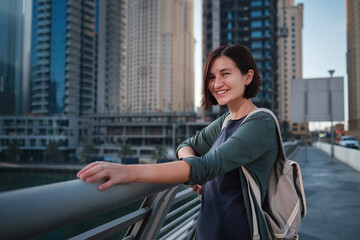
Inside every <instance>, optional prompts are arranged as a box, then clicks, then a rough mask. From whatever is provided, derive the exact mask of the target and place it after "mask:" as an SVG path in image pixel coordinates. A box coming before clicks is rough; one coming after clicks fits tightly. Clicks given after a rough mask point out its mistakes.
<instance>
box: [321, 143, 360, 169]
mask: <svg viewBox="0 0 360 240" xmlns="http://www.w3.org/2000/svg"><path fill="white" fill-rule="evenodd" d="M314 146H315V147H316V148H319V149H321V150H323V151H324V152H326V153H327V154H329V155H330V154H331V144H329V143H324V142H316V143H314ZM334 157H335V158H336V159H338V160H339V161H341V162H343V163H345V164H347V165H349V166H350V167H352V168H354V169H355V170H357V171H359V172H360V151H359V150H357V149H352V148H346V147H341V146H337V145H335V146H334Z"/></svg>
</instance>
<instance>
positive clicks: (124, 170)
mask: <svg viewBox="0 0 360 240" xmlns="http://www.w3.org/2000/svg"><path fill="white" fill-rule="evenodd" d="M189 175H190V165H189V164H188V163H187V162H186V161H174V162H169V163H161V164H135V165H123V164H118V163H109V162H94V163H91V164H89V165H87V166H86V167H84V168H83V169H82V170H80V171H79V172H78V174H77V176H78V178H80V179H82V180H84V181H87V182H89V183H92V182H94V181H97V180H99V179H102V178H106V179H107V181H106V182H105V183H104V184H101V185H100V186H99V187H98V189H99V190H100V191H102V190H105V189H108V188H109V187H111V186H113V185H115V184H121V183H129V182H143V183H184V182H188V181H189Z"/></svg>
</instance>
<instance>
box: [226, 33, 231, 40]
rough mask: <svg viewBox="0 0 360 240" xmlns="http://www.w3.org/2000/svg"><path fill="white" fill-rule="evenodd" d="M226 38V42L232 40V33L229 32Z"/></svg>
mask: <svg viewBox="0 0 360 240" xmlns="http://www.w3.org/2000/svg"><path fill="white" fill-rule="evenodd" d="M227 38H228V40H232V33H231V32H228V35H227Z"/></svg>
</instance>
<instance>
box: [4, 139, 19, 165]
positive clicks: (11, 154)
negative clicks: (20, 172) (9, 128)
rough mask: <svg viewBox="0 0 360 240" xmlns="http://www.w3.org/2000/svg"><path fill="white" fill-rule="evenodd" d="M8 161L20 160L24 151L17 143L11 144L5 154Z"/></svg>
mask: <svg viewBox="0 0 360 240" xmlns="http://www.w3.org/2000/svg"><path fill="white" fill-rule="evenodd" d="M4 154H5V155H6V159H7V160H8V161H16V160H18V159H19V158H20V155H21V154H22V151H21V150H20V149H19V145H18V144H17V142H16V141H14V142H10V144H9V146H8V149H7V150H6V151H5V152H4Z"/></svg>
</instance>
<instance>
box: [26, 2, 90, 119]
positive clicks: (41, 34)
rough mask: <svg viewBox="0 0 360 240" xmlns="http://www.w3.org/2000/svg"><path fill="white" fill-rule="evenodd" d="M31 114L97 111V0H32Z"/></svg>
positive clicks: (72, 113) (71, 114) (70, 113)
mask: <svg viewBox="0 0 360 240" xmlns="http://www.w3.org/2000/svg"><path fill="white" fill-rule="evenodd" d="M31 67H32V69H31V73H32V76H31V112H32V113H34V114H45V115H69V116H79V115H82V114H87V113H93V112H94V109H95V0H83V1H77V0H68V1H62V0H34V2H33V21H32V56H31Z"/></svg>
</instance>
